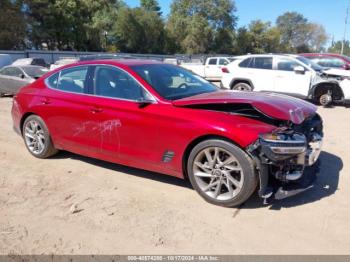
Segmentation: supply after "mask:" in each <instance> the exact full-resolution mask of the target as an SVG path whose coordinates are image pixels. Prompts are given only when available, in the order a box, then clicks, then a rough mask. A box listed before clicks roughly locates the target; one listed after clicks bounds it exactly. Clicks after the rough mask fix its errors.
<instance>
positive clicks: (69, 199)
mask: <svg viewBox="0 0 350 262" xmlns="http://www.w3.org/2000/svg"><path fill="white" fill-rule="evenodd" d="M11 103H12V99H11V98H10V97H7V98H1V99H0V254H9V253H16V254H91V253H95V254H179V253H180V254H203V253H205V254H350V208H349V207H350V205H349V201H350V175H349V171H350V164H349V163H350V150H349V148H350V109H347V108H344V107H341V106H338V107H335V108H327V109H325V108H319V112H320V113H321V115H322V117H323V118H324V121H325V134H326V136H325V144H324V152H323V153H322V155H321V160H322V164H321V174H320V177H319V179H318V182H317V184H316V186H315V187H314V188H313V189H310V190H309V191H307V192H304V193H302V194H300V195H297V196H294V197H292V198H290V199H288V200H283V201H280V202H275V203H273V204H272V205H267V206H264V205H263V204H262V201H261V200H260V199H259V198H258V197H256V196H255V197H253V198H251V199H250V200H249V201H248V202H247V203H246V204H245V205H244V206H242V208H240V209H235V208H222V207H217V206H213V205H210V204H208V203H206V202H205V201H203V200H202V199H201V198H200V197H199V195H198V194H197V193H196V192H195V191H194V190H192V189H191V187H190V186H189V184H188V183H187V182H184V181H182V180H179V179H176V178H172V177H168V176H165V175H160V174H155V173H151V172H145V171H142V170H136V169H132V168H128V167H123V166H119V165H116V164H111V163H106V162H103V161H98V160H94V159H90V158H85V157H81V156H78V155H74V154H71V153H66V152H61V153H60V154H59V155H58V156H56V157H54V158H51V159H47V160H39V159H35V158H34V157H32V156H31V155H30V154H29V153H28V152H27V150H26V148H25V146H24V144H23V141H22V139H21V137H19V136H18V135H17V134H16V133H15V132H14V131H13V130H12V122H11V116H10V109H11ZM73 210H74V211H75V212H74V213H72V211H73Z"/></svg>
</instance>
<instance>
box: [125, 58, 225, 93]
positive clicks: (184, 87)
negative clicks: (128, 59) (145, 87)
mask: <svg viewBox="0 0 350 262" xmlns="http://www.w3.org/2000/svg"><path fill="white" fill-rule="evenodd" d="M131 68H132V69H133V70H134V71H135V72H136V73H137V74H139V75H140V76H141V77H142V78H143V79H144V80H145V81H146V82H147V83H149V84H150V85H151V86H152V87H153V88H154V89H155V90H156V91H157V92H158V94H159V95H161V96H162V97H163V98H165V99H168V100H176V99H181V98H185V97H190V96H194V95H198V94H203V93H210V92H215V91H217V90H218V89H217V87H216V86H214V85H213V84H211V83H210V82H208V81H206V80H204V79H203V78H201V77H200V76H197V75H194V74H193V73H191V72H189V71H187V70H185V69H183V68H181V67H178V66H174V65H165V64H151V65H137V66H131Z"/></svg>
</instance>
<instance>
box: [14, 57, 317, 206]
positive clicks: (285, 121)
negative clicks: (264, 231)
mask: <svg viewBox="0 0 350 262" xmlns="http://www.w3.org/2000/svg"><path fill="white" fill-rule="evenodd" d="M12 117H13V122H14V128H15V130H16V131H17V132H18V133H19V134H21V135H22V136H23V139H24V142H25V145H26V147H27V149H28V150H29V152H30V153H31V154H32V155H33V156H35V157H38V158H47V157H50V156H52V155H54V154H56V153H57V152H58V150H67V151H70V152H74V153H77V154H81V155H84V156H88V157H93V158H98V159H102V160H105V161H110V162H115V163H119V164H122V165H128V166H133V167H137V168H141V169H146V170H150V171H155V172H158V173H163V174H168V175H172V176H176V177H179V178H188V179H189V180H190V181H191V183H192V185H193V187H194V188H195V189H196V190H197V192H198V193H199V194H200V195H201V196H202V197H203V198H204V199H205V200H207V201H208V202H210V203H213V204H217V205H222V206H236V205H239V204H241V203H243V202H245V201H246V200H247V199H248V198H249V197H250V196H251V195H252V194H253V192H254V191H255V189H256V187H257V186H258V185H259V195H260V196H261V197H264V198H267V197H270V196H271V195H272V194H273V188H272V187H271V186H270V184H271V182H272V181H279V182H281V183H288V184H289V183H291V182H292V181H299V180H300V179H301V178H302V177H304V176H305V174H306V173H307V172H306V171H305V170H307V168H308V167H309V166H311V165H313V164H314V163H315V162H316V161H317V158H318V156H319V153H320V151H321V143H322V137H323V134H322V120H321V118H320V117H319V116H318V114H317V113H316V107H315V106H314V105H312V104H310V103H308V102H305V101H302V100H299V99H296V98H291V97H286V96H282V95H277V94H261V93H245V92H235V91H220V90H218V89H217V88H216V87H215V86H214V85H212V84H211V83H209V82H207V81H206V80H204V79H202V78H201V77H199V76H197V75H194V74H192V73H190V72H189V71H187V70H185V69H183V68H180V67H177V66H173V65H167V64H163V63H160V62H153V61H140V60H119V61H118V60H100V61H90V62H89V61H87V62H80V63H77V64H72V65H68V66H65V67H63V68H60V69H57V70H55V71H53V72H50V73H48V74H47V75H45V76H44V77H42V78H40V79H39V80H37V81H36V82H34V83H33V84H30V85H28V86H26V87H24V88H22V89H21V90H20V92H19V93H18V94H17V95H16V96H15V97H14V100H13V108H12Z"/></svg>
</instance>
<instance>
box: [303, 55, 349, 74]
mask: <svg viewBox="0 0 350 262" xmlns="http://www.w3.org/2000/svg"><path fill="white" fill-rule="evenodd" d="M300 55H301V56H304V57H306V58H308V59H310V60H312V61H313V62H315V63H316V64H318V65H320V66H322V67H325V68H337V69H345V70H350V57H348V56H345V55H339V54H328V53H305V54H300Z"/></svg>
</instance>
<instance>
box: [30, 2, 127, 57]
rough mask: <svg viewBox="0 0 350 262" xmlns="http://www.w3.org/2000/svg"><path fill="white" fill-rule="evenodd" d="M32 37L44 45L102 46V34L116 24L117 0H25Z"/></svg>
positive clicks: (67, 46) (59, 46) (74, 47)
mask: <svg viewBox="0 0 350 262" xmlns="http://www.w3.org/2000/svg"><path fill="white" fill-rule="evenodd" d="M24 3H25V5H24V6H25V13H26V16H27V18H28V19H27V22H28V24H29V39H30V40H31V42H32V43H33V46H34V47H36V48H38V49H41V48H43V44H44V45H46V46H47V48H48V49H51V50H54V49H60V50H62V49H63V50H72V49H75V50H90V51H95V50H96V51H99V50H101V48H102V41H101V39H103V37H102V34H103V32H104V31H108V30H110V29H111V28H112V26H113V21H114V19H115V17H116V16H115V13H116V10H117V9H118V8H119V7H120V5H122V4H121V2H120V1H117V0H55V1H53V0H24Z"/></svg>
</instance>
